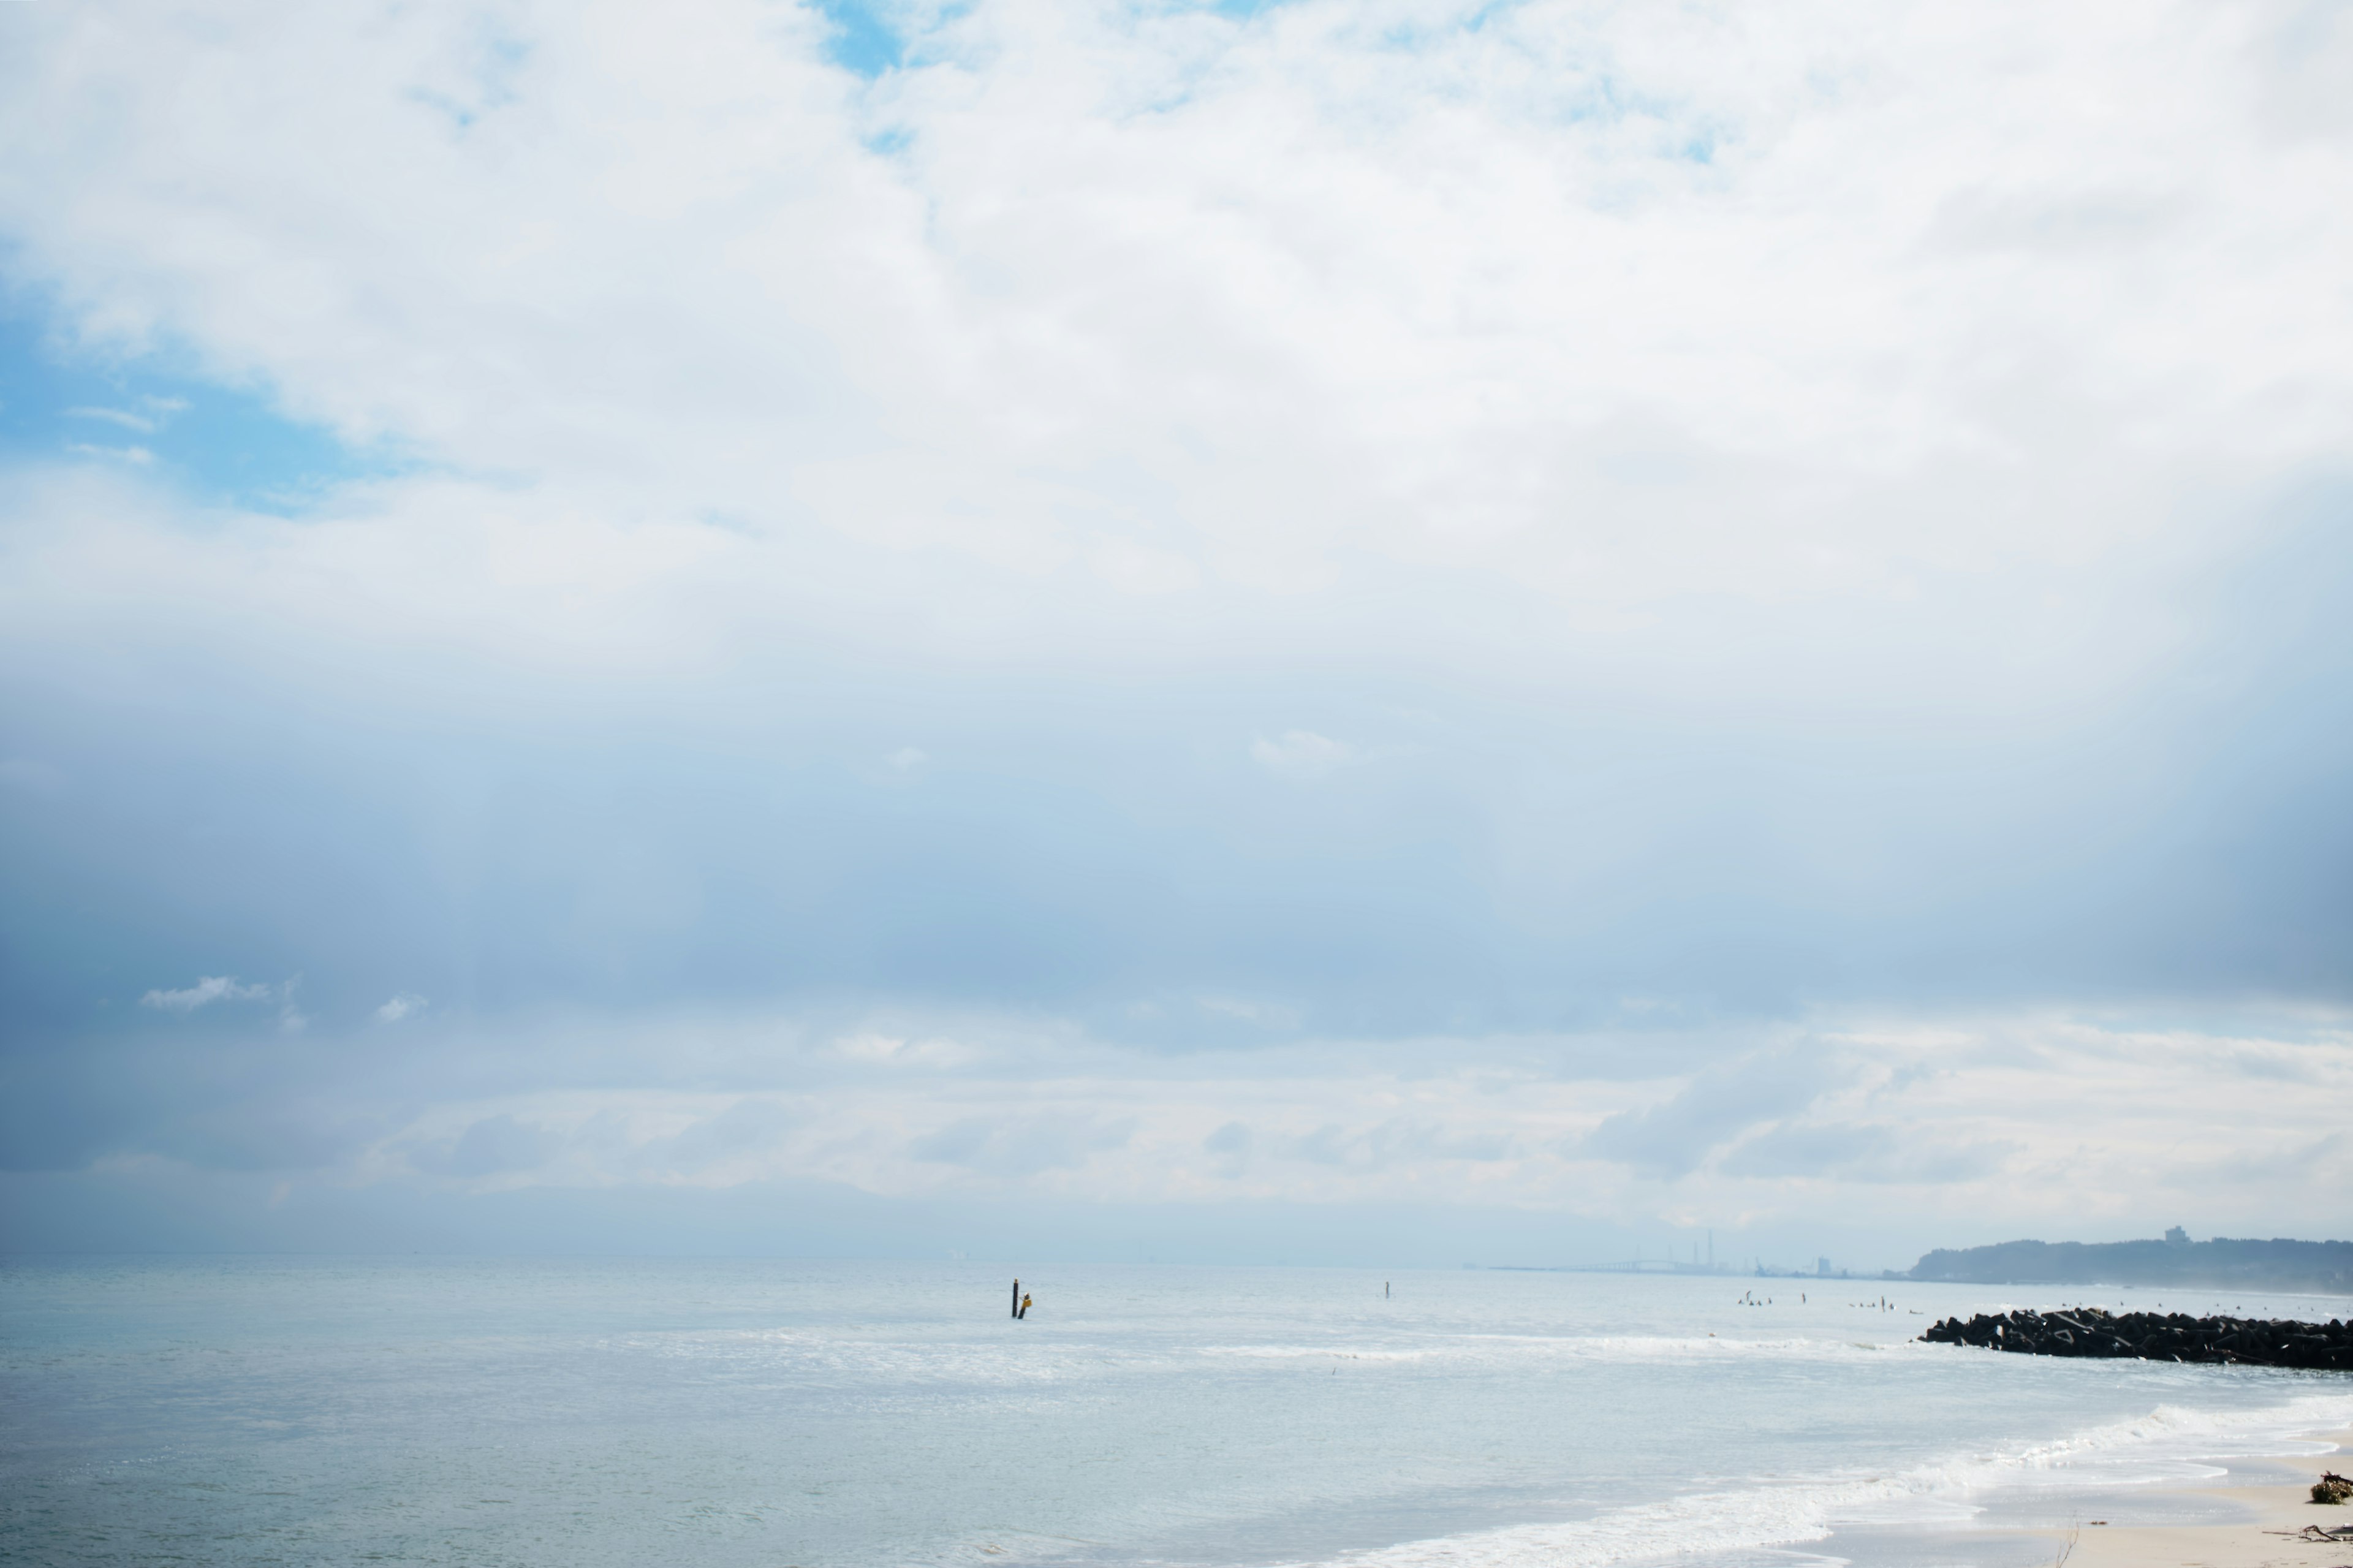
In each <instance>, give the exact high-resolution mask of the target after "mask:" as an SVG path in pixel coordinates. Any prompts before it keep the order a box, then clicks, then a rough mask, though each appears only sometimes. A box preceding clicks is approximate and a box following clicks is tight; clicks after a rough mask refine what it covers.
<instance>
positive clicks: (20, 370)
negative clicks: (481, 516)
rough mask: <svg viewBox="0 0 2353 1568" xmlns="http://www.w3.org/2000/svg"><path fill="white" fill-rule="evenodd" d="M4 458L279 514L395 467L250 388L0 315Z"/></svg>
mask: <svg viewBox="0 0 2353 1568" xmlns="http://www.w3.org/2000/svg"><path fill="white" fill-rule="evenodd" d="M0 458H13V459H16V460H20V461H25V460H29V461H36V462H59V461H63V462H79V463H93V464H102V465H105V466H108V467H111V468H123V469H128V470H131V471H133V472H141V473H148V474H153V475H156V476H159V477H161V478H164V479H169V480H172V481H174V482H176V483H178V484H180V485H182V486H184V487H185V488H186V489H190V490H192V491H194V492H195V493H196V494H198V495H200V496H202V497H203V498H204V499H206V500H209V501H215V502H223V503H227V504H229V505H233V506H238V507H244V508H248V509H250V510H261V511H276V512H289V511H295V510H301V508H302V507H303V506H304V505H305V504H307V503H308V502H309V500H311V498H313V497H315V496H316V495H317V493H318V492H319V491H320V490H321V489H323V488H324V487H326V486H328V485H332V484H334V483H337V482H340V481H343V480H346V479H358V478H361V477H364V476H365V475H368V474H372V473H384V472H387V471H391V470H393V469H395V468H398V467H400V466H402V465H400V464H399V463H397V462H395V461H393V460H391V459H390V458H388V457H387V456H386V455H385V454H382V453H368V452H361V451H354V450H353V448H351V447H347V446H346V445H344V443H343V441H341V440H340V439H339V438H337V437H336V436H335V435H334V434H333V432H332V431H330V430H328V429H326V428H325V427H323V426H317V425H311V424H305V423H303V422H301V421H299V420H294V419H289V418H287V417H286V416H284V415H283V414H280V412H278V411H277V410H276V409H275V408H273V407H272V406H271V405H270V403H269V399H268V397H267V396H265V395H262V394H260V393H259V392H256V391H254V390H252V389H250V388H240V387H233V386H225V385H222V384H218V383H215V382H209V381H206V380H203V379H202V378H200V377H196V376H192V375H188V374H177V373H175V372H174V371H172V370H170V369H168V368H166V367H165V366H164V365H163V364H161V363H157V359H156V356H152V355H150V356H142V357H139V358H133V359H118V358H115V357H112V356H110V355H106V354H103V353H88V352H77V351H75V350H73V349H72V348H70V347H69V346H68V345H66V344H64V343H63V342H61V341H60V338H59V335H58V334H57V333H55V332H52V331H47V330H46V329H45V328H44V326H43V325H42V323H41V322H40V321H37V319H34V318H33V317H31V316H29V315H27V314H24V313H13V314H6V315H0Z"/></svg>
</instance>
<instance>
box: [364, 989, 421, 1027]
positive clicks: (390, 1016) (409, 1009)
mask: <svg viewBox="0 0 2353 1568" xmlns="http://www.w3.org/2000/svg"><path fill="white" fill-rule="evenodd" d="M423 1011H425V998H424V997H422V996H419V995H418V994H417V993H416V992H414V991H404V992H402V993H401V994H399V995H397V996H395V997H393V998H392V999H391V1000H390V1001H388V1002H386V1003H385V1005H383V1006H381V1007H378V1008H377V1009H376V1010H375V1017H376V1022H377V1023H379V1024H397V1023H399V1022H400V1021H401V1020H402V1019H403V1018H406V1017H409V1016H412V1015H414V1014H417V1013H421V1012H423Z"/></svg>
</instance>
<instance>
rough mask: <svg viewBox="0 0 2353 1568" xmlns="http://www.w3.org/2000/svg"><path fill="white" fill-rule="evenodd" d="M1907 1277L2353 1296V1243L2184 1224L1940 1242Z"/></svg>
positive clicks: (1976, 1282) (1983, 1282)
mask: <svg viewBox="0 0 2353 1568" xmlns="http://www.w3.org/2000/svg"><path fill="white" fill-rule="evenodd" d="M1903 1278H1905V1279H1917V1280H1935V1281H1941V1282H1946V1283H1953V1284H1972V1285H2177V1286H2189V1285H2203V1286H2237V1287H2239V1288H2241V1289H2249V1290H2255V1289H2262V1290H2294V1291H2316V1292H2322V1293H2329V1294H2337V1295H2353V1241H2291V1240H2287V1239H2285V1238H2281V1237H2274V1239H2272V1240H2269V1241H2259V1240H2254V1239H2252V1238H2247V1239H2232V1238H2231V1237H2214V1238H2213V1239H2211V1240H2208V1241H2191V1240H2190V1239H2189V1237H2186V1236H2184V1235H2183V1234H2182V1233H2181V1232H2180V1231H2179V1229H2176V1230H2173V1231H2171V1232H2168V1235H2167V1236H2166V1237H2165V1238H2164V1239H2162V1240H2149V1241H2105V1242H2082V1241H2004V1242H1999V1243H1996V1244H1995V1245H1993V1246H1991V1247H1958V1248H1950V1247H1939V1248H1937V1249H1936V1251H1934V1252H1931V1253H1929V1254H1928V1255H1927V1256H1926V1258H1922V1259H1920V1261H1919V1262H1918V1263H1916V1264H1915V1265H1914V1266H1913V1268H1911V1270H1910V1272H1908V1273H1907V1274H1905V1275H1904V1276H1903Z"/></svg>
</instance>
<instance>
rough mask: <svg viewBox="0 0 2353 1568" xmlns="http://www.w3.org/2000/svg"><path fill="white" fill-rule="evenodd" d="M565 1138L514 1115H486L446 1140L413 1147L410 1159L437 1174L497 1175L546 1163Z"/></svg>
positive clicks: (413, 1163) (418, 1165) (424, 1170)
mask: <svg viewBox="0 0 2353 1568" xmlns="http://www.w3.org/2000/svg"><path fill="white" fill-rule="evenodd" d="M561 1143H562V1141H561V1140H560V1139H558V1138H556V1137H554V1135H553V1134H551V1133H549V1132H548V1131H545V1130H544V1129H543V1128H539V1127H534V1126H531V1125H527V1124H526V1123H523V1122H521V1121H516V1120H515V1119H514V1118H513V1117H512V1116H511V1115H510V1116H486V1117H484V1118H482V1119H481V1120H480V1121H477V1122H475V1123H474V1124H473V1125H472V1126H470V1127H469V1128H467V1129H466V1131H463V1132H461V1133H459V1135H458V1136H457V1137H456V1138H454V1139H450V1140H448V1141H447V1142H439V1143H427V1144H424V1145H421V1146H419V1147H417V1148H414V1149H411V1150H410V1151H409V1152H408V1163H410V1164H411V1165H414V1166H415V1167H416V1168H417V1169H418V1170H420V1171H423V1172H426V1173H428V1174H431V1175H437V1176H493V1175H500V1174H502V1173H507V1172H512V1171H528V1170H531V1169H533V1167H535V1166H537V1165H539V1164H541V1163H543V1162H544V1161H546V1160H547V1158H548V1157H549V1156H550V1155H552V1154H553V1153H554V1152H555V1151H556V1150H557V1148H559V1147H560V1146H561Z"/></svg>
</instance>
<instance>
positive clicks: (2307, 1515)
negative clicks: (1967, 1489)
mask: <svg viewBox="0 0 2353 1568" xmlns="http://www.w3.org/2000/svg"><path fill="white" fill-rule="evenodd" d="M2314 1436H2316V1438H2319V1439H2320V1440H2323V1441H2327V1442H2332V1443H2334V1444H2336V1445H2337V1450H2336V1451H2335V1452H2334V1453H2328V1454H2315V1455H2312V1456H2309V1457H2302V1458H2282V1459H2277V1460H2267V1461H2266V1463H2269V1464H2276V1465H2277V1466H2279V1467H2280V1468H2286V1469H2293V1470H2295V1471H2296V1472H2297V1474H2298V1475H2299V1476H2300V1477H2301V1478H2302V1479H2298V1480H2297V1481H2295V1482H2294V1483H2292V1484H2281V1485H2276V1486H2259V1487H2217V1488H2213V1489H2211V1493H2210V1495H2211V1496H2214V1497H2218V1498H2223V1499H2227V1500H2230V1501H2232V1502H2233V1503H2236V1504H2238V1505H2240V1506H2241V1507H2242V1508H2244V1509H2245V1510H2247V1513H2248V1514H2249V1515H2250V1516H2251V1517H2249V1518H2248V1519H2245V1520H2243V1521H2238V1522H2233V1523H2228V1524H2187V1525H2163V1526H2147V1527H2143V1526H2111V1525H2086V1526H2085V1527H2084V1530H2083V1531H2082V1532H2081V1533H2080V1534H2079V1535H2078V1536H2077V1537H2076V1540H2075V1544H2074V1548H2073V1551H2072V1552H2069V1554H2068V1555H2067V1557H2066V1559H2065V1561H2066V1563H2067V1568H2353V1542H2336V1543H2331V1542H2316V1541H2307V1540H2299V1539H2297V1538H2296V1532H2298V1531H2302V1530H2303V1529H2304V1528H2305V1527H2306V1525H2311V1524H2317V1525H2320V1526H2322V1527H2323V1528H2324V1529H2326V1528H2332V1527H2335V1526H2338V1525H2347V1524H2353V1507H2335V1508H2331V1507H2327V1506H2322V1505H2317V1504H2315V1503H2314V1502H2313V1501H2312V1499H2311V1496H2310V1491H2309V1489H2310V1487H2311V1485H2312V1483H2313V1481H2315V1480H2316V1479H2319V1477H2320V1472H2321V1471H2323V1470H2335V1471H2337V1473H2339V1474H2345V1473H2348V1458H2353V1428H2348V1429H2347V1430H2345V1431H2341V1432H2327V1433H2316V1434H2314ZM2060 1539H2061V1542H2062V1544H2063V1543H2064V1539H2065V1538H2064V1537H2063V1536H2062V1537H2061V1538H2060ZM2054 1555H2055V1553H2054Z"/></svg>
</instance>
